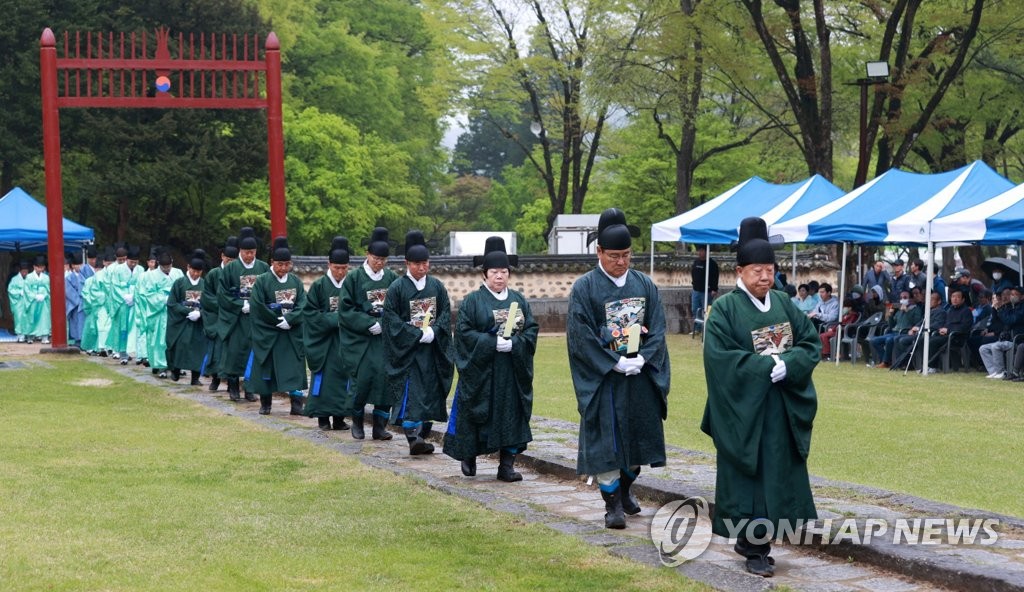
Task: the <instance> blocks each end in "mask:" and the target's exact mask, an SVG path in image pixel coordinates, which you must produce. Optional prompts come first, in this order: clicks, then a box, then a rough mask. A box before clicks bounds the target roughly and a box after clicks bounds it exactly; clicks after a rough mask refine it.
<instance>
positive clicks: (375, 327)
mask: <svg viewBox="0 0 1024 592" xmlns="http://www.w3.org/2000/svg"><path fill="white" fill-rule="evenodd" d="M383 331H384V329H382V328H381V326H380V323H379V322H377V323H374V324H372V325H370V335H380V334H381V333H382V332H383Z"/></svg>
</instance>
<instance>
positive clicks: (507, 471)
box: [498, 450, 523, 483]
mask: <svg viewBox="0 0 1024 592" xmlns="http://www.w3.org/2000/svg"><path fill="white" fill-rule="evenodd" d="M498 459H499V460H498V481H505V482H507V483H514V482H516V481H522V480H523V476H522V474H520V473H517V472H516V470H515V469H513V468H512V466H513V465H515V463H516V455H514V454H512V453H511V452H508V451H506V450H502V451H501V454H500V455H499V456H498Z"/></svg>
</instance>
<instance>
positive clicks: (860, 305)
mask: <svg viewBox="0 0 1024 592" xmlns="http://www.w3.org/2000/svg"><path fill="white" fill-rule="evenodd" d="M864 303H865V300H864V286H862V285H860V284H854V286H853V289H852V290H850V295H849V296H848V297H847V298H846V300H845V301H844V302H843V306H844V307H847V306H848V307H850V308H851V309H853V311H854V312H856V313H857V314H863V313H864Z"/></svg>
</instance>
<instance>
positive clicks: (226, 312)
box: [217, 226, 270, 401]
mask: <svg viewBox="0 0 1024 592" xmlns="http://www.w3.org/2000/svg"><path fill="white" fill-rule="evenodd" d="M257 246H258V245H257V242H256V232H255V231H254V230H253V229H252V228H250V227H248V226H246V227H245V228H242V229H241V230H240V231H239V233H238V259H236V260H235V261H232V262H231V263H228V264H227V265H225V266H224V271H223V272H221V275H220V285H219V286H217V309H218V310H217V318H218V321H217V337H218V338H219V339H220V340H221V342H222V343H223V348H222V349H221V354H222V357H221V362H220V371H221V373H222V374H223V375H224V378H225V379H226V380H227V383H228V397H229V398H230V399H231V400H232V401H238V400H239V398H240V397H239V390H240V388H241V385H240V383H239V380H240V378H241V377H242V376H244V375H245V368H246V366H247V365H248V363H249V358H250V354H251V353H252V320H251V318H250V313H251V311H252V309H251V305H250V302H249V299H250V296H251V295H252V286H253V284H255V283H256V278H257V276H260V275H262V274H264V273H266V272H267V271H270V266H269V265H267V264H266V262H264V261H260V260H259V259H257V258H256V248H257ZM245 400H246V401H255V400H256V395H255V394H254V393H253V392H250V389H249V387H248V385H246V387H245Z"/></svg>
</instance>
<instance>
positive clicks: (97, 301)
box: [79, 259, 107, 356]
mask: <svg viewBox="0 0 1024 592" xmlns="http://www.w3.org/2000/svg"><path fill="white" fill-rule="evenodd" d="M99 261H100V263H99V265H100V267H99V268H98V269H96V268H94V269H93V274H92V276H90V277H88V278H86V280H85V283H84V284H83V285H82V312H84V313H85V325H84V326H83V327H82V343H81V345H79V347H80V349H81V350H82V351H84V352H86V353H87V354H89V355H91V356H93V355H97V354H99V352H100V350H101V349H102V348H101V347H100V327H99V324H100V320H101V317H100V313H101V312H103V311H104V308H103V307H104V304H105V302H106V299H107V291H106V289H105V288H104V286H103V273H104V270H103V267H102V265H103V263H102V259H100V260H99Z"/></svg>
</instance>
